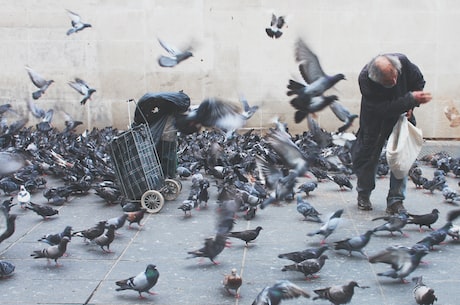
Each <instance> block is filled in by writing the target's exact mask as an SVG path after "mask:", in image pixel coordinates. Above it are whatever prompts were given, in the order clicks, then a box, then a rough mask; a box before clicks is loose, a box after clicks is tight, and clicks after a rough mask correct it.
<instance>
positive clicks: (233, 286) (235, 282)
mask: <svg viewBox="0 0 460 305" xmlns="http://www.w3.org/2000/svg"><path fill="white" fill-rule="evenodd" d="M222 284H223V285H224V288H225V290H226V291H227V292H228V293H229V294H232V292H231V291H234V292H235V297H236V298H239V297H240V295H239V293H238V289H240V287H241V285H242V284H243V279H242V278H241V276H240V275H239V274H238V273H237V271H236V269H235V268H233V269H232V270H231V272H230V274H226V275H225V276H224V280H223V281H222Z"/></svg>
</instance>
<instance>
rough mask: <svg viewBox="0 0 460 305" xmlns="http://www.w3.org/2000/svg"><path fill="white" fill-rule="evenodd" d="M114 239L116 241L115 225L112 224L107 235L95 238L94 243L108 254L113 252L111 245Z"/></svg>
mask: <svg viewBox="0 0 460 305" xmlns="http://www.w3.org/2000/svg"><path fill="white" fill-rule="evenodd" d="M114 239H115V225H113V224H111V225H109V227H108V228H107V231H106V232H105V233H103V234H102V235H100V236H98V237H96V238H94V239H93V240H92V242H94V243H95V244H96V245H98V246H99V247H101V249H102V251H104V252H106V253H110V252H112V251H111V250H110V244H111V243H112V242H113V240H114ZM104 247H106V249H104Z"/></svg>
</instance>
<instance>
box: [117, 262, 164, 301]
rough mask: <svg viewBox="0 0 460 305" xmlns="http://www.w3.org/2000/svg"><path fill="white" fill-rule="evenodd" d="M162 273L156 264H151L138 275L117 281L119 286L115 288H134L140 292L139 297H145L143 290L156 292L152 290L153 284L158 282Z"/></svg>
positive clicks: (118, 289)
mask: <svg viewBox="0 0 460 305" xmlns="http://www.w3.org/2000/svg"><path fill="white" fill-rule="evenodd" d="M159 277H160V273H159V272H158V270H157V268H156V266H155V265H152V264H149V265H147V268H146V269H145V271H143V272H141V273H139V274H138V275H136V276H132V277H130V278H128V279H125V280H120V281H116V282H115V284H116V285H117V286H118V287H117V288H116V289H115V290H116V291H121V290H134V291H137V292H138V293H139V298H140V299H144V298H145V297H144V296H143V295H142V293H143V292H146V293H148V294H152V295H155V294H156V293H154V292H150V289H152V287H153V286H155V285H156V283H157V282H158V278H159Z"/></svg>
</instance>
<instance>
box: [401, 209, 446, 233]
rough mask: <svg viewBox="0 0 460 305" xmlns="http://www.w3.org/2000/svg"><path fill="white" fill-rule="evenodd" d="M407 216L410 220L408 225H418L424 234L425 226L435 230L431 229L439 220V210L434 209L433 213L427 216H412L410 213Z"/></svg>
mask: <svg viewBox="0 0 460 305" xmlns="http://www.w3.org/2000/svg"><path fill="white" fill-rule="evenodd" d="M407 215H409V219H408V221H407V223H408V224H415V225H418V226H419V228H420V232H422V227H423V226H426V227H428V228H430V229H433V228H432V227H431V225H432V224H434V223H435V222H436V221H437V220H438V218H439V210H438V209H433V210H432V211H431V213H427V214H419V215H416V214H410V213H408V214H407Z"/></svg>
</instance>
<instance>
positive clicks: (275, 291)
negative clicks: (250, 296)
mask: <svg viewBox="0 0 460 305" xmlns="http://www.w3.org/2000/svg"><path fill="white" fill-rule="evenodd" d="M299 297H304V298H309V297H310V295H309V294H308V293H307V292H306V291H305V290H303V289H302V288H300V287H299V286H297V285H296V284H294V283H292V282H290V281H288V280H280V281H277V282H276V283H275V284H274V285H273V286H267V287H265V288H264V289H263V290H262V291H261V292H259V294H258V295H257V297H256V298H255V300H254V301H253V302H252V305H279V304H280V303H281V301H282V300H290V299H297V298H299Z"/></svg>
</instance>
